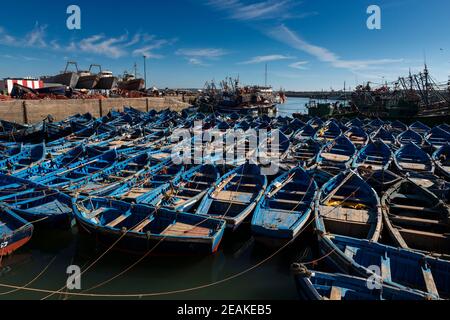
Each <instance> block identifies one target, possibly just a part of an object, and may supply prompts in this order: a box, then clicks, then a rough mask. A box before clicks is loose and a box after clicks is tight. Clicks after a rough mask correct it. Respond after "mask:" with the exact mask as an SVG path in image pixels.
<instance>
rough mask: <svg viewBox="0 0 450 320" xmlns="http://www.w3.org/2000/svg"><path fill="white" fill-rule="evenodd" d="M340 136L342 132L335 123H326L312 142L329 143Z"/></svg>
mask: <svg viewBox="0 0 450 320" xmlns="http://www.w3.org/2000/svg"><path fill="white" fill-rule="evenodd" d="M341 134H342V130H341V128H340V127H339V125H338V124H337V123H336V122H335V121H328V122H327V123H325V125H324V126H323V127H322V128H321V129H320V130H318V131H317V133H316V135H315V136H314V140H317V141H330V140H334V139H336V138H337V137H339V136H340V135H341Z"/></svg>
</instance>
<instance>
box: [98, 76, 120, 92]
mask: <svg viewBox="0 0 450 320" xmlns="http://www.w3.org/2000/svg"><path fill="white" fill-rule="evenodd" d="M116 86H117V78H116V77H103V78H100V80H99V81H98V83H97V85H96V86H95V89H98V90H111V89H112V88H115V87H116Z"/></svg>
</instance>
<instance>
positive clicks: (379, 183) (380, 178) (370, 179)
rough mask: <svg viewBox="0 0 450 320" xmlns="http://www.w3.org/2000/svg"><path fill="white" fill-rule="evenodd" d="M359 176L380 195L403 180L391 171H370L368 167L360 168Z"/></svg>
mask: <svg viewBox="0 0 450 320" xmlns="http://www.w3.org/2000/svg"><path fill="white" fill-rule="evenodd" d="M358 173H359V175H360V176H361V177H362V178H363V179H364V181H366V182H367V183H368V184H369V185H370V186H371V187H372V188H374V189H375V191H376V192H378V193H379V194H381V193H383V192H385V191H386V190H388V189H389V188H391V187H392V186H393V185H395V184H396V183H398V182H399V181H401V180H402V179H403V178H402V177H401V176H399V175H397V174H395V173H394V172H392V171H390V170H376V171H373V170H372V169H368V168H367V167H363V166H359V167H358Z"/></svg>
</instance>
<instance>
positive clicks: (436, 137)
mask: <svg viewBox="0 0 450 320" xmlns="http://www.w3.org/2000/svg"><path fill="white" fill-rule="evenodd" d="M425 141H427V143H428V144H430V145H431V146H432V147H433V148H434V149H435V150H436V149H439V148H440V147H442V146H443V145H445V144H448V143H450V133H448V132H447V131H445V130H443V129H441V128H439V127H434V128H433V129H431V130H430V131H429V132H428V134H427V135H426V136H425Z"/></svg>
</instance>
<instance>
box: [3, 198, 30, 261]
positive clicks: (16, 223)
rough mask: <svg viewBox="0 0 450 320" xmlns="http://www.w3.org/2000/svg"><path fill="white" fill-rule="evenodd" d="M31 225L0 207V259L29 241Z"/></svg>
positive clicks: (4, 207) (7, 209) (5, 208)
mask: <svg viewBox="0 0 450 320" xmlns="http://www.w3.org/2000/svg"><path fill="white" fill-rule="evenodd" d="M32 235H33V225H32V224H31V223H29V222H27V221H26V220H24V219H22V218H21V217H19V216H18V215H16V214H15V213H14V212H12V211H11V210H10V209H9V208H8V207H6V206H4V205H0V257H1V256H7V255H10V254H11V253H13V252H14V251H16V250H17V249H19V248H20V247H22V246H23V245H25V244H26V243H27V242H28V241H30V239H31V236H32Z"/></svg>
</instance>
